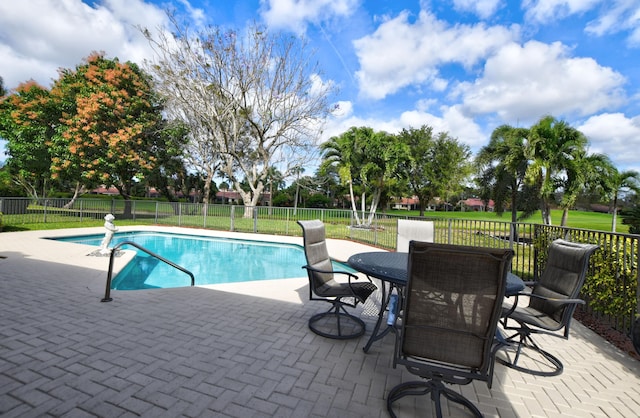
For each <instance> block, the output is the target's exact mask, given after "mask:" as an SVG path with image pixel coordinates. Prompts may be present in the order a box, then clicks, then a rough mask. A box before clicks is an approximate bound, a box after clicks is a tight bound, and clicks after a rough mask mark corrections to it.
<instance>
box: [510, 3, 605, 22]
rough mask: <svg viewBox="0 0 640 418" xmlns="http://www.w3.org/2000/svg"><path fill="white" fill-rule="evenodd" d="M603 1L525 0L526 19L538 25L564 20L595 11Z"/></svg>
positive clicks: (523, 6) (523, 4) (523, 5)
mask: <svg viewBox="0 0 640 418" xmlns="http://www.w3.org/2000/svg"><path fill="white" fill-rule="evenodd" d="M601 2H602V0H524V1H523V2H522V8H523V9H524V10H525V11H526V12H525V17H526V18H527V19H529V20H532V21H534V22H538V23H548V22H549V21H550V20H557V19H562V18H565V17H567V16H570V15H573V14H578V13H584V12H586V11H588V10H591V9H593V8H594V7H595V6H596V5H597V4H599V3H601Z"/></svg>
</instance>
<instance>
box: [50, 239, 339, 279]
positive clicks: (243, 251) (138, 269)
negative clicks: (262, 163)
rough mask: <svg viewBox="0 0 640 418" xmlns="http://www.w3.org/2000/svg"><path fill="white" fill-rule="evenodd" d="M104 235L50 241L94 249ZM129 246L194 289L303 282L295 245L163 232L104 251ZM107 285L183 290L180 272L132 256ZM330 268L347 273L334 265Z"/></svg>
mask: <svg viewBox="0 0 640 418" xmlns="http://www.w3.org/2000/svg"><path fill="white" fill-rule="evenodd" d="M102 238H104V234H100V235H83V236H71V237H63V238H55V239H56V240H58V241H65V242H73V243H79V244H86V245H93V246H96V247H98V246H100V243H101V241H102ZM123 241H132V242H135V243H136V244H139V245H141V246H143V247H144V248H146V249H148V250H150V251H152V252H154V253H156V254H158V255H161V256H162V257H164V258H166V259H168V260H170V261H172V262H174V263H176V264H178V265H179V266H182V267H184V268H186V269H187V270H189V271H191V272H192V273H193V275H194V276H195V284H196V285H204V284H220V283H235V282H245V281H255V280H271V279H288V278H296V277H306V271H305V270H303V269H302V266H303V265H305V264H306V259H305V256H304V250H303V248H302V247H300V246H299V245H294V244H281V243H274V242H265V241H252V240H240V239H232V238H217V237H205V236H198V235H183V234H173V233H164V232H139V231H133V232H122V233H116V234H115V235H114V236H113V239H112V241H111V244H110V247H113V246H115V245H117V244H119V243H121V242H123ZM122 249H132V250H135V251H136V256H135V257H134V259H133V261H131V262H130V263H129V264H127V266H126V267H125V268H124V269H122V271H121V272H120V273H118V275H117V276H116V277H114V278H113V280H112V283H111V288H112V289H118V290H137V289H150V288H168V287H182V286H189V284H190V278H189V276H188V275H186V274H184V273H183V272H181V271H179V270H177V269H175V268H173V267H171V266H169V265H167V264H165V263H163V262H161V261H159V260H158V259H157V258H155V257H151V256H149V255H148V254H146V253H144V252H141V251H138V250H137V249H136V248H135V247H133V246H127V245H125V246H123V247H122ZM336 268H339V269H341V270H345V269H347V267H346V266H344V265H342V264H340V263H336Z"/></svg>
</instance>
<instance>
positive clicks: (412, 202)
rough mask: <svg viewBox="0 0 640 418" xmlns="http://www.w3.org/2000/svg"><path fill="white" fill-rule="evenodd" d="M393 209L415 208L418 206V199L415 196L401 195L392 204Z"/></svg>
mask: <svg viewBox="0 0 640 418" xmlns="http://www.w3.org/2000/svg"><path fill="white" fill-rule="evenodd" d="M393 208H394V209H399V210H416V209H419V208H420V200H419V199H418V198H417V197H402V198H400V200H399V201H397V202H396V203H395V204H394V205H393Z"/></svg>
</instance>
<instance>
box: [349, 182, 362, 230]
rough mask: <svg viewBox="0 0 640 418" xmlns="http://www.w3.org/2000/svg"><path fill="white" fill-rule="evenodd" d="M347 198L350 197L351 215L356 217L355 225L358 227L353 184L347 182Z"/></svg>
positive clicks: (358, 218)
mask: <svg viewBox="0 0 640 418" xmlns="http://www.w3.org/2000/svg"><path fill="white" fill-rule="evenodd" d="M349 196H350V197H351V209H352V210H353V215H354V216H355V217H356V225H358V226H360V225H361V223H360V217H359V216H358V207H357V206H356V198H355V196H354V195H353V183H352V182H349Z"/></svg>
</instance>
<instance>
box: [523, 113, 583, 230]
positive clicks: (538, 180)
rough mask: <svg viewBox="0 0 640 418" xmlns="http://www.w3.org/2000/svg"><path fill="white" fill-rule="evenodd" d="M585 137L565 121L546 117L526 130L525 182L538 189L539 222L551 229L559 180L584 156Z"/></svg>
mask: <svg viewBox="0 0 640 418" xmlns="http://www.w3.org/2000/svg"><path fill="white" fill-rule="evenodd" d="M586 145H587V139H586V138H585V136H584V135H583V134H582V133H581V132H580V131H578V130H576V129H575V128H572V127H571V126H569V125H568V124H567V123H566V122H564V121H559V120H557V119H555V118H554V117H552V116H545V117H543V118H542V119H540V120H539V121H538V122H537V123H536V124H535V125H533V126H532V127H531V128H530V129H529V147H527V153H528V159H529V161H530V164H529V167H528V168H527V181H529V182H530V183H533V184H535V185H536V186H538V187H539V189H540V202H541V203H540V210H541V212H542V222H543V223H544V224H546V225H551V206H552V204H553V203H554V202H555V193H556V191H557V190H558V189H559V188H561V187H562V186H563V182H562V177H563V176H565V175H566V174H567V170H572V164H573V161H574V160H575V159H577V158H580V155H584V149H585V148H586Z"/></svg>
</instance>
